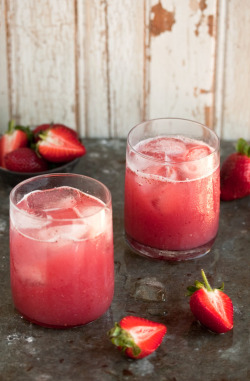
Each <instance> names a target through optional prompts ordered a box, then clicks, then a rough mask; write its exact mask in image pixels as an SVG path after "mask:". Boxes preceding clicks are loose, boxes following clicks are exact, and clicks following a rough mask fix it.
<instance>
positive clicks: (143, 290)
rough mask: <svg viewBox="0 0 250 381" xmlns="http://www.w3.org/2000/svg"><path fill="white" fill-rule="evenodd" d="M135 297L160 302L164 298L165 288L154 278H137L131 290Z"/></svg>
mask: <svg viewBox="0 0 250 381" xmlns="http://www.w3.org/2000/svg"><path fill="white" fill-rule="evenodd" d="M131 294H132V296H133V297H134V298H136V299H142V300H147V301H155V302H161V301H165V300H166V289H165V286H164V284H163V283H161V282H159V281H158V280H157V279H156V278H154V277H152V278H150V277H146V278H143V279H140V280H138V281H137V282H136V283H135V285H134V287H133V288H132V292H131Z"/></svg>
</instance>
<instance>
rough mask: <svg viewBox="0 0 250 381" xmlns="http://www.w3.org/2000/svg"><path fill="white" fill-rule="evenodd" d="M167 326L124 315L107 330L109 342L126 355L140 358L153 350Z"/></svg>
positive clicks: (159, 342)
mask: <svg viewBox="0 0 250 381" xmlns="http://www.w3.org/2000/svg"><path fill="white" fill-rule="evenodd" d="M166 332H167V327H166V326H165V325H163V324H160V323H156V322H153V321H150V320H147V319H143V318H141V317H136V316H126V317H124V318H123V319H122V320H121V321H120V323H119V324H118V323H115V326H114V328H112V329H111V330H110V331H109V332H108V336H109V338H110V339H111V342H112V343H113V344H114V345H115V346H116V347H118V349H119V350H121V351H123V352H124V353H125V354H126V355H127V356H128V357H131V358H133V359H141V358H143V357H146V356H148V355H150V354H151V353H152V352H154V351H155V350H156V349H157V348H158V347H159V345H160V344H161V342H162V339H163V337H164V336H165V334H166Z"/></svg>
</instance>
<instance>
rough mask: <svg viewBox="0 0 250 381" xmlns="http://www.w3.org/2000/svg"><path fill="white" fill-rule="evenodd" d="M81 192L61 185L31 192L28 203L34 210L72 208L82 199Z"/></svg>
mask: <svg viewBox="0 0 250 381" xmlns="http://www.w3.org/2000/svg"><path fill="white" fill-rule="evenodd" d="M81 194H82V193H81V192H80V191H79V190H77V189H75V188H71V187H66V186H65V187H59V188H53V189H47V190H42V191H41V190H38V191H34V192H31V193H30V194H29V195H28V196H27V205H28V207H29V208H30V209H33V210H43V211H50V210H52V211H53V210H58V209H70V208H72V207H73V206H74V205H75V204H76V203H77V202H78V200H80V199H81Z"/></svg>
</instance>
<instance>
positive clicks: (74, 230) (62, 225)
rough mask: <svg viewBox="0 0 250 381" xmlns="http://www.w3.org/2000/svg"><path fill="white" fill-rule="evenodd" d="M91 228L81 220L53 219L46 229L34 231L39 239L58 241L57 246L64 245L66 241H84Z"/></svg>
mask: <svg viewBox="0 0 250 381" xmlns="http://www.w3.org/2000/svg"><path fill="white" fill-rule="evenodd" d="M89 235H90V229H89V227H88V225H86V224H85V223H84V222H83V221H81V220H75V221H73V220H72V221H61V222H59V221H56V222H55V221H53V220H52V222H51V224H50V225H48V226H47V227H46V229H41V230H39V231H38V232H34V238H35V239H37V240H39V241H45V242H56V244H57V246H61V245H62V246H63V245H64V244H65V241H67V242H68V241H82V240H84V239H86V238H88V237H89Z"/></svg>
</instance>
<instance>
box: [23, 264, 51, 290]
mask: <svg viewBox="0 0 250 381" xmlns="http://www.w3.org/2000/svg"><path fill="white" fill-rule="evenodd" d="M16 270H17V273H18V276H19V278H20V279H21V280H22V282H25V283H27V284H32V285H44V284H45V283H46V271H45V268H43V267H42V266H35V265H27V264H26V265H23V266H21V265H20V266H17V268H16Z"/></svg>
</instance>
